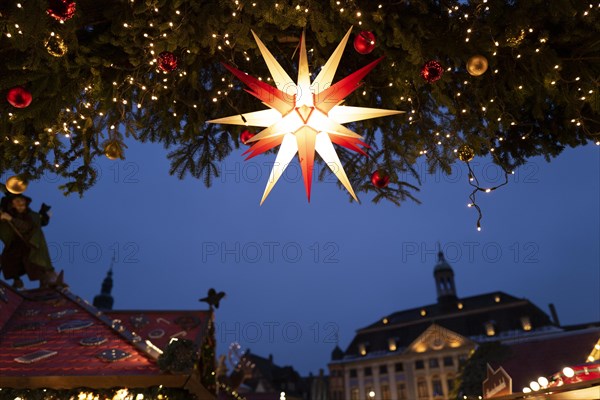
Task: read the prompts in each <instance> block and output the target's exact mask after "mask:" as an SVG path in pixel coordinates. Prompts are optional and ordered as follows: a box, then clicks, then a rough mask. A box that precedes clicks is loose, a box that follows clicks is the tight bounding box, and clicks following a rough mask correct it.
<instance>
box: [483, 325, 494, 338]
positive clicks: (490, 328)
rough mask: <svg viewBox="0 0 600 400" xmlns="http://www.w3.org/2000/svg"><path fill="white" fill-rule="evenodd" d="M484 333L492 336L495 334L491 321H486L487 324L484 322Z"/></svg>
mask: <svg viewBox="0 0 600 400" xmlns="http://www.w3.org/2000/svg"><path fill="white" fill-rule="evenodd" d="M485 334H486V335H488V336H494V335H495V334H496V330H495V329H494V323H493V322H488V323H487V324H485Z"/></svg>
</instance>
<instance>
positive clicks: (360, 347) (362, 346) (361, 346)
mask: <svg viewBox="0 0 600 400" xmlns="http://www.w3.org/2000/svg"><path fill="white" fill-rule="evenodd" d="M358 352H359V353H360V355H361V356H366V355H367V346H366V345H365V344H364V343H361V344H359V345H358Z"/></svg>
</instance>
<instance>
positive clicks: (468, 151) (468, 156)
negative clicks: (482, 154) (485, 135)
mask: <svg viewBox="0 0 600 400" xmlns="http://www.w3.org/2000/svg"><path fill="white" fill-rule="evenodd" d="M457 154H458V159H459V160H460V161H464V162H469V161H471V160H472V159H473V158H474V157H475V151H474V150H473V148H472V147H471V146H469V145H468V144H463V145H462V146H460V147H459V148H458V152H457Z"/></svg>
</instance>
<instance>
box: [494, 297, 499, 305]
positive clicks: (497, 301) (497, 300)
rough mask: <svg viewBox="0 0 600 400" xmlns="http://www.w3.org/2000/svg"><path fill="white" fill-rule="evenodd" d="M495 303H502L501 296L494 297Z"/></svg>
mask: <svg viewBox="0 0 600 400" xmlns="http://www.w3.org/2000/svg"><path fill="white" fill-rule="evenodd" d="M494 301H495V302H496V303H500V296H499V295H496V296H495V297H494Z"/></svg>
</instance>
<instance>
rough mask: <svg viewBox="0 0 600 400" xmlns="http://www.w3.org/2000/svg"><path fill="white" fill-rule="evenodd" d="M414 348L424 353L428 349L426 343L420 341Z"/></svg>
mask: <svg viewBox="0 0 600 400" xmlns="http://www.w3.org/2000/svg"><path fill="white" fill-rule="evenodd" d="M414 349H415V352H417V353H424V352H425V351H427V345H425V343H419V344H417V345H416V346H415V347H414Z"/></svg>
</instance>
